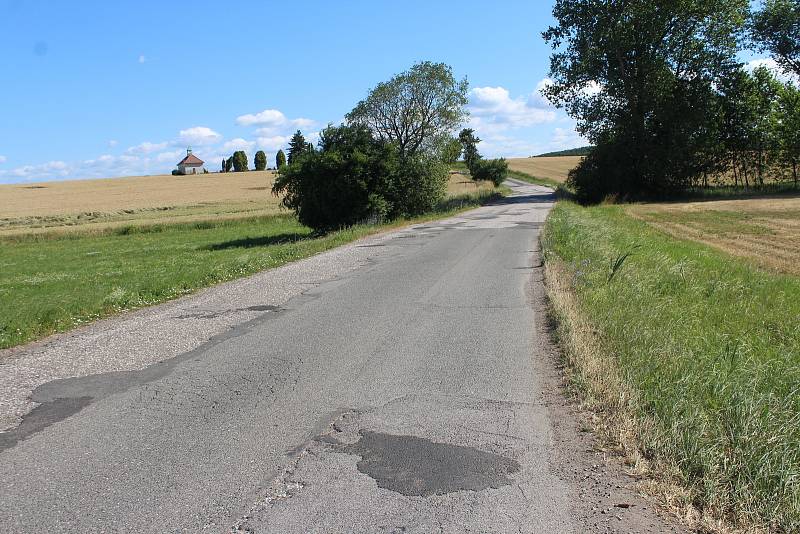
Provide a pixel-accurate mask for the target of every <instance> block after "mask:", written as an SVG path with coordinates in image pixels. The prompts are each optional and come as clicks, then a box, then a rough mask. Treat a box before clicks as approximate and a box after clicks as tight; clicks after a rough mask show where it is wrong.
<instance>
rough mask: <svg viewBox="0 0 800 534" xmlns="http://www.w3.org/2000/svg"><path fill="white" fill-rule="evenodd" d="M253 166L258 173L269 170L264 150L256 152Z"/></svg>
mask: <svg viewBox="0 0 800 534" xmlns="http://www.w3.org/2000/svg"><path fill="white" fill-rule="evenodd" d="M253 165H255V168H256V170H257V171H263V170H264V169H266V168H267V155H266V154H265V153H264V151H263V150H259V151H258V152H256V155H255V156H253Z"/></svg>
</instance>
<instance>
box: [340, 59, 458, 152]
mask: <svg viewBox="0 0 800 534" xmlns="http://www.w3.org/2000/svg"><path fill="white" fill-rule="evenodd" d="M468 89H469V84H468V83H467V80H466V78H465V79H463V80H461V81H457V80H456V79H455V77H454V76H453V71H452V69H451V68H450V67H449V66H448V65H445V64H444V63H432V62H430V61H423V62H421V63H417V64H415V65H414V66H412V67H411V68H410V69H409V70H408V71H406V72H403V73H401V74H398V75H396V76H394V77H392V79H390V80H389V81H387V82H381V83H379V84H378V85H377V86H376V87H375V88H374V89H372V90H371V91H370V92H369V94H368V95H367V98H365V99H364V100H362V101H361V102H359V103H358V104H356V107H355V108H353V110H352V111H351V112H350V113H348V114H347V122H348V124H351V125H361V126H365V127H367V128H369V129H370V130H371V131H372V132H373V134H374V135H375V136H376V137H377V138H378V139H380V140H382V141H388V142H392V143H395V144H396V145H397V147H398V149H399V151H400V155H402V156H414V155H416V154H417V152H419V151H422V152H427V153H428V154H429V155H430V154H431V152H433V151H435V149H436V144H437V142H438V141H439V140H440V139H441V138H443V137H444V136H447V135H449V133H450V132H452V131H453V130H455V129H456V128H458V127H459V126H460V125H461V124H462V123H463V122H464V119H465V117H466V111H465V109H464V106H465V105H466V103H467V91H468Z"/></svg>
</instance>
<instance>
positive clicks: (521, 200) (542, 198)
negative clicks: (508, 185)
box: [487, 192, 556, 206]
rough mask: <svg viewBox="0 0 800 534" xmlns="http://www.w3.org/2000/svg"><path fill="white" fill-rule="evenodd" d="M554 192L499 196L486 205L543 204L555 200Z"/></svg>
mask: <svg viewBox="0 0 800 534" xmlns="http://www.w3.org/2000/svg"><path fill="white" fill-rule="evenodd" d="M555 201H556V194H555V193H544V192H543V193H538V194H535V195H521V196H510V197H501V198H499V199H497V200H493V201H491V202H489V203H488V204H487V205H488V206H506V205H509V204H543V203H547V202H555Z"/></svg>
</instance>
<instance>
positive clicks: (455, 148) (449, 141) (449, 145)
mask: <svg viewBox="0 0 800 534" xmlns="http://www.w3.org/2000/svg"><path fill="white" fill-rule="evenodd" d="M440 152H441V160H442V161H443V162H445V163H447V164H450V165H452V164H453V163H455V162H457V161H458V158H460V157H461V141H459V140H458V138H455V137H447V138H446V139H445V140H444V141H443V143H442V148H441V150H440Z"/></svg>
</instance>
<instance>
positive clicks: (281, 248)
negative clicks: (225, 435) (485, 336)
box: [0, 192, 498, 348]
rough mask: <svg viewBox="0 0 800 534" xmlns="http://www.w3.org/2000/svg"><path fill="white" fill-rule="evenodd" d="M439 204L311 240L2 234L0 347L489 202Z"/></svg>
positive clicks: (259, 230)
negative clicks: (408, 217) (429, 210)
mask: <svg viewBox="0 0 800 534" xmlns="http://www.w3.org/2000/svg"><path fill="white" fill-rule="evenodd" d="M497 195H498V193H493V192H488V193H481V194H473V195H464V196H459V197H454V198H448V199H446V200H445V201H444V202H443V203H442V204H441V206H440V209H439V210H437V211H436V212H435V213H432V214H429V215H426V216H423V217H419V218H416V219H413V220H399V221H393V222H390V223H387V224H383V225H361V226H354V227H352V228H349V229H345V230H341V231H338V232H333V233H330V234H327V235H323V236H316V235H313V234H312V232H311V230H310V229H309V228H306V227H304V226H302V225H301V224H300V223H299V222H297V220H296V219H295V218H294V217H292V216H288V215H282V216H264V217H256V218H249V219H235V220H224V221H219V220H218V221H205V222H198V223H183V224H166V223H164V224H156V225H145V226H127V227H123V228H114V229H105V230H103V231H99V232H87V233H48V234H29V235H24V236H13V237H7V238H0V348H7V347H12V346H15V345H19V344H22V343H26V342H29V341H32V340H35V339H39V338H41V337H44V336H46V335H48V334H51V333H54V332H62V331H65V330H69V329H71V328H74V327H76V326H80V325H83V324H86V323H88V322H91V321H93V320H96V319H98V318H101V317H105V316H109V315H112V314H114V313H118V312H120V311H123V310H130V309H135V308H140V307H143V306H149V305H152V304H157V303H160V302H164V301H166V300H169V299H173V298H176V297H179V296H182V295H186V294H188V293H192V292H194V291H196V290H197V289H199V288H202V287H206V286H210V285H213V284H216V283H219V282H223V281H227V280H232V279H234V278H239V277H242V276H247V275H249V274H253V273H255V272H258V271H261V270H264V269H269V268H273V267H277V266H279V265H283V264H285V263H287V262H291V261H295V260H298V259H301V258H305V257H308V256H311V255H313V254H316V253H319V252H322V251H325V250H328V249H331V248H333V247H337V246H339V245H342V244H345V243H348V242H350V241H353V240H355V239H357V238H359V237H363V236H365V235H368V234H371V233H375V232H377V231H380V230H383V229H387V228H391V227H394V226H399V225H403V224H407V223H409V222H416V221H424V220H429V219H433V218H437V217H443V216H447V215H450V214H453V213H456V212H458V211H460V210H463V209H468V208H470V207H475V206H478V205H480V204H482V203H485V202H486V201H488V200H490V199H492V198H495V197H496V196H497Z"/></svg>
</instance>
